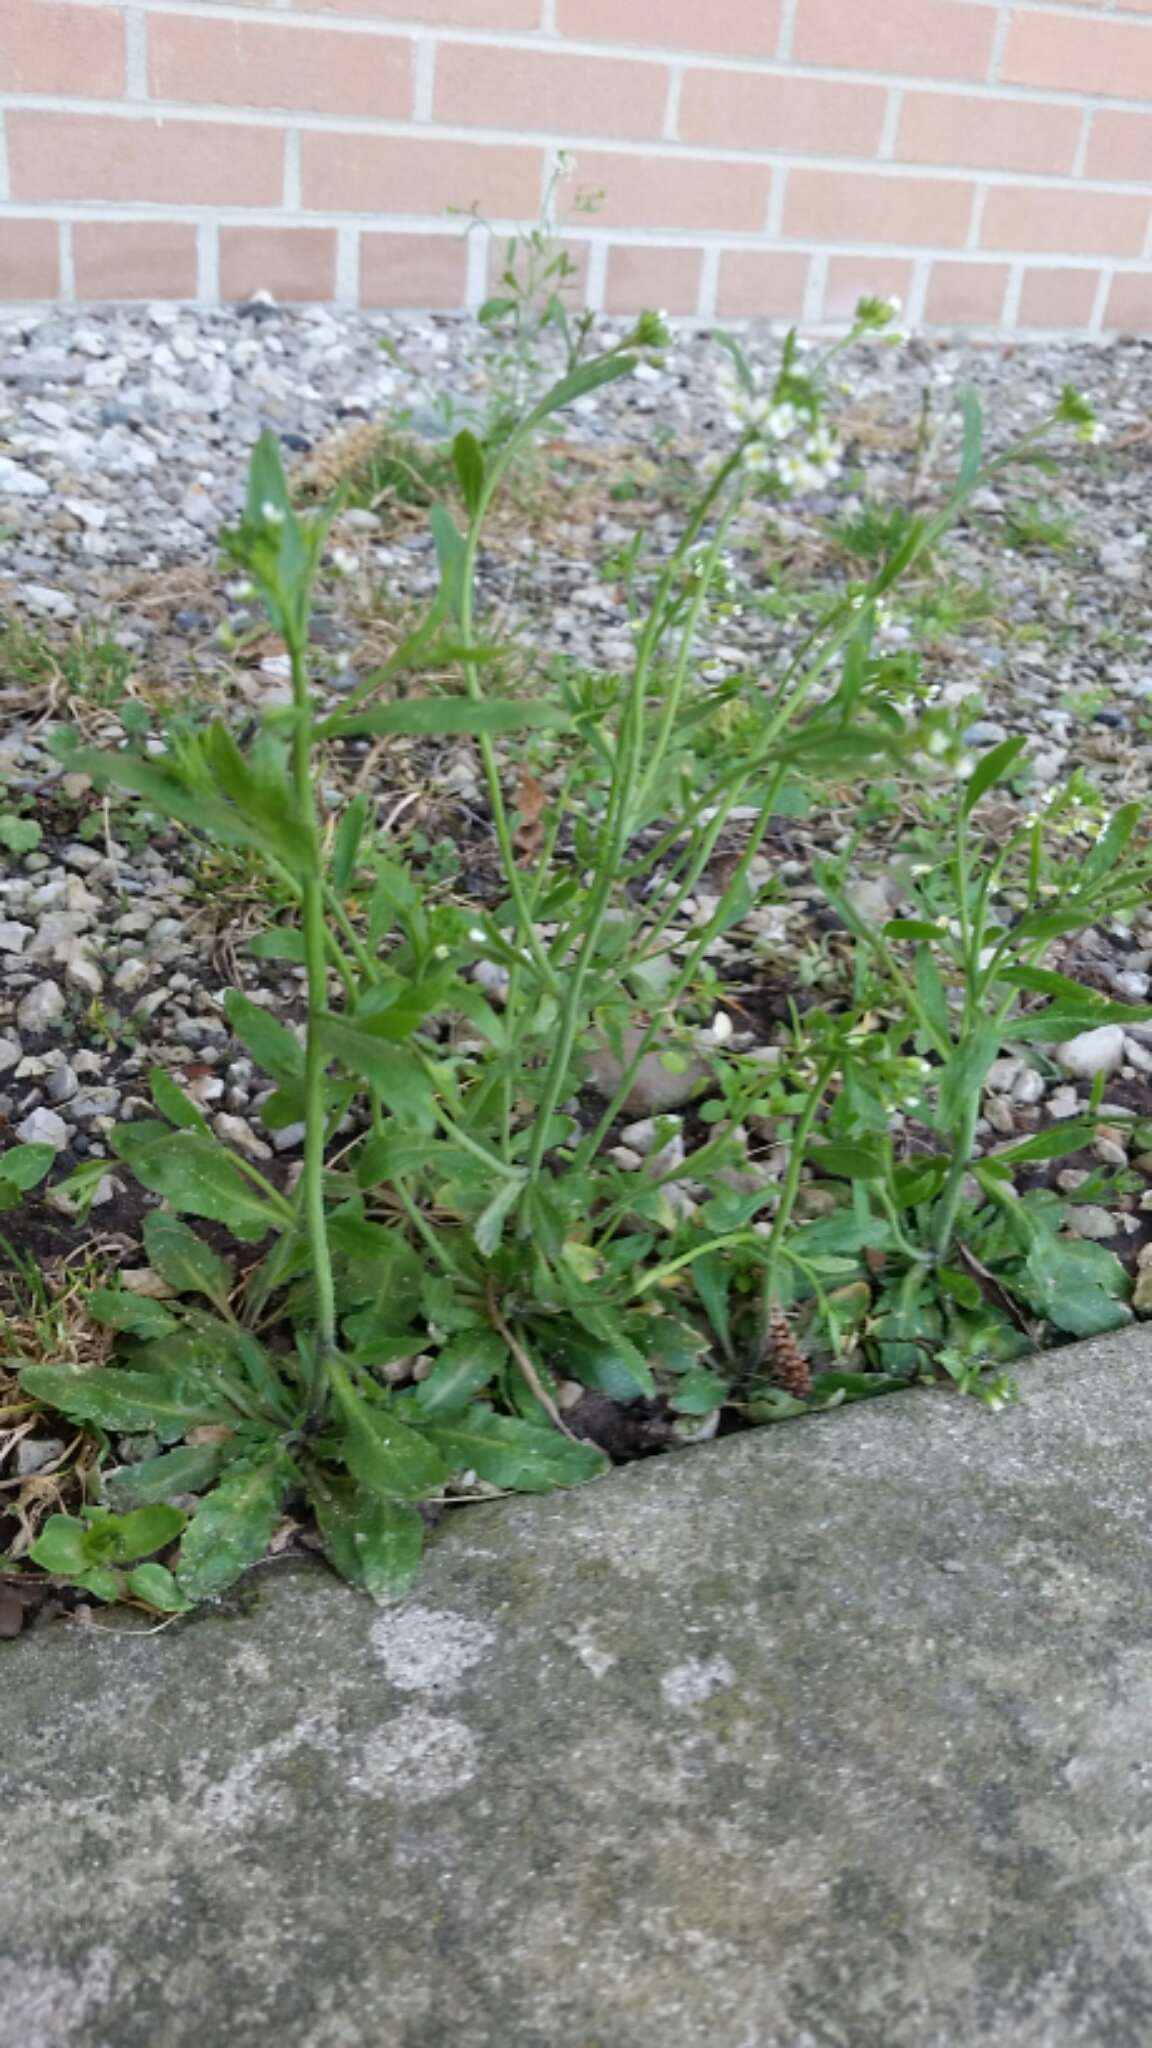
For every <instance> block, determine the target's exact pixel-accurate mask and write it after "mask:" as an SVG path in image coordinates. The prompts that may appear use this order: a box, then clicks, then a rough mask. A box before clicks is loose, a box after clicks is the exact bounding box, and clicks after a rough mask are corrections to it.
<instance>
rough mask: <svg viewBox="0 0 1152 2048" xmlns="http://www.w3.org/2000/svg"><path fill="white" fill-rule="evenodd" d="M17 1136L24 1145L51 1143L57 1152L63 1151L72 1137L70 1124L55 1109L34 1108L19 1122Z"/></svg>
mask: <svg viewBox="0 0 1152 2048" xmlns="http://www.w3.org/2000/svg"><path fill="white" fill-rule="evenodd" d="M16 1136H17V1137H18V1138H19V1140H20V1142H21V1144H22V1145H51V1147H52V1149H53V1151H55V1152H63V1151H64V1149H65V1147H66V1146H67V1145H68V1144H70V1143H71V1139H72V1133H71V1131H70V1130H69V1128H68V1125H67V1124H66V1123H65V1121H64V1119H63V1117H62V1116H57V1114H56V1111H55V1110H54V1109H34V1110H33V1111H32V1113H31V1115H30V1116H26V1117H25V1119H24V1121H23V1123H21V1124H17V1126H16Z"/></svg>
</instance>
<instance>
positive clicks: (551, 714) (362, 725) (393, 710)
mask: <svg viewBox="0 0 1152 2048" xmlns="http://www.w3.org/2000/svg"><path fill="white" fill-rule="evenodd" d="M465 653H466V650H463V649H461V650H460V654H461V658H464V655H465ZM568 723H569V715H568V713H567V711H565V710H564V708H563V706H562V705H559V704H534V703H530V702H527V701H524V702H521V701H520V700H519V699H518V698H505V697H490V698H487V699H485V700H484V701H483V702H481V701H480V700H478V699H477V700H474V699H473V698H471V697H405V698H403V699H401V700H400V701H399V702H396V703H392V704H374V705H372V706H371V707H369V708H368V709H366V710H363V711H350V712H348V714H347V716H346V717H341V716H336V717H333V718H330V719H327V720H326V721H325V726H324V731H325V736H326V737H332V738H347V737H349V736H350V735H351V734H353V733H384V734H387V733H393V734H404V733H406V734H412V735H415V736H417V737H429V738H439V737H442V736H447V735H449V734H457V733H462V734H465V735H467V734H481V733H484V734H489V735H491V734H499V733H506V732H527V731H529V730H537V731H538V730H539V729H540V728H542V727H549V728H555V727H557V726H562V725H567V724H568Z"/></svg>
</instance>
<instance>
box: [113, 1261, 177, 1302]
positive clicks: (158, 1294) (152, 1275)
mask: <svg viewBox="0 0 1152 2048" xmlns="http://www.w3.org/2000/svg"><path fill="white" fill-rule="evenodd" d="M120 1285H121V1287H123V1288H125V1289H126V1291H127V1292H128V1293H129V1294H135V1295H138V1296H139V1297H140V1299H141V1300H142V1301H174V1300H175V1298H176V1292H177V1290H176V1289H175V1287H170V1286H169V1285H168V1282H167V1280H162V1279H161V1278H160V1275H159V1273H157V1272H156V1270H155V1268H154V1267H152V1266H134V1267H130V1268H129V1270H128V1272H126V1273H121V1275H120Z"/></svg>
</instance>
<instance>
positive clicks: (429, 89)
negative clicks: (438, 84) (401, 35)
mask: <svg viewBox="0 0 1152 2048" xmlns="http://www.w3.org/2000/svg"><path fill="white" fill-rule="evenodd" d="M435 81H436V44H435V42H434V41H433V39H432V37H431V36H420V37H419V38H418V40H417V41H416V43H415V44H414V46H413V56H412V119H413V120H414V121H416V122H426V121H431V119H432V95H433V91H434V88H435Z"/></svg>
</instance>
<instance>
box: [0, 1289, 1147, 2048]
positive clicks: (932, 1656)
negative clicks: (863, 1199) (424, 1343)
mask: <svg viewBox="0 0 1152 2048" xmlns="http://www.w3.org/2000/svg"><path fill="white" fill-rule="evenodd" d="M1025 1382H1026V1396H1025V1402H1024V1405H1023V1406H1022V1407H1021V1408H1020V1409H1018V1410H1015V1411H1012V1412H1008V1413H1006V1414H1002V1415H1000V1416H996V1417H993V1416H990V1415H988V1414H987V1413H986V1412H985V1411H984V1410H982V1409H980V1408H979V1407H977V1406H976V1405H975V1404H973V1403H967V1402H964V1401H962V1400H960V1399H958V1398H953V1397H949V1396H947V1395H935V1394H928V1393H921V1394H913V1395H908V1396H900V1397H897V1398H895V1399H890V1400H884V1401H878V1402H876V1403H873V1404H871V1405H869V1406H865V1407H861V1408H857V1409H854V1410H852V1411H849V1412H847V1413H844V1414H841V1415H838V1416H831V1417H827V1418H821V1419H814V1420H812V1421H810V1422H804V1423H799V1424H792V1425H789V1426H788V1427H786V1428H780V1429H775V1430H769V1431H763V1432H761V1433H760V1434H758V1435H752V1436H747V1437H743V1438H740V1439H738V1440H734V1441H729V1442H727V1443H725V1444H721V1445H717V1446H711V1447H709V1448H707V1449H702V1450H699V1451H695V1452H690V1453H685V1454H683V1455H681V1456H678V1457H676V1458H665V1459H662V1460H659V1461H655V1462H651V1463H648V1464H644V1465H640V1466H633V1467H632V1468H630V1469H629V1470H627V1471H625V1472H622V1473H620V1474H619V1475H617V1476H616V1477H614V1478H613V1479H611V1480H609V1481H606V1482H604V1483H602V1484H601V1485H599V1486H596V1487H593V1488H589V1489H586V1490H585V1491H583V1492H581V1493H580V1494H577V1495H569V1496H565V1497H561V1498H553V1499H547V1500H538V1501H526V1502H522V1503H515V1504H512V1505H505V1504H498V1505H496V1506H493V1507H491V1508H483V1509H476V1510H461V1511H459V1512H458V1514H457V1515H456V1516H455V1518H454V1519H453V1521H452V1524H451V1526H450V1528H449V1529H448V1531H447V1532H446V1534H445V1535H444V1536H443V1537H442V1538H441V1539H440V1541H439V1542H438V1544H437V1546H436V1548H435V1550H434V1552H433V1555H432V1559H431V1562H430V1564H429V1567H428V1571H427V1574H426V1576H425V1579H424V1581H423V1584H422V1586H421V1588H420V1592H419V1596H418V1598H417V1599H416V1600H414V1601H412V1602H410V1603H409V1604H408V1605H406V1606H405V1607H403V1608H400V1609H394V1610H387V1611H380V1610H376V1609H373V1608H372V1607H371V1606H370V1605H369V1604H368V1603H367V1602H365V1601H363V1600H361V1599H359V1598H358V1597H356V1596H354V1595H353V1594H351V1593H349V1592H347V1591H345V1590H344V1589H343V1588H342V1587H341V1586H340V1585H338V1584H337V1583H335V1582H334V1581H333V1580H331V1579H330V1578H328V1577H327V1576H326V1575H325V1574H324V1573H323V1572H322V1571H320V1570H319V1569H317V1570H316V1571H310V1570H308V1569H306V1568H302V1567H299V1566H290V1567H288V1568H287V1569H285V1568H283V1567H278V1566H274V1567H270V1568H267V1569H265V1570H263V1571H260V1572H257V1573H255V1574H253V1575H252V1578H251V1579H250V1580H249V1581H248V1585H247V1588H246V1591H245V1595H244V1597H243V1598H242V1599H241V1600H240V1601H239V1602H238V1603H237V1604H236V1605H235V1606H234V1607H233V1608H232V1609H230V1610H229V1611H227V1612H224V1613H215V1614H211V1615H209V1616H207V1617H205V1618H203V1619H200V1620H196V1621H194V1622H192V1623H190V1624H187V1625H180V1626H178V1627H176V1628H173V1629H170V1630H168V1631H167V1632H165V1633H163V1634H160V1635H156V1636H151V1637H147V1638H145V1637H139V1636H137V1637H128V1638H126V1637H124V1636H122V1635H116V1634H111V1633H109V1634H103V1633H102V1634H95V1633H93V1634H91V1635H88V1634H84V1635H81V1634H80V1633H79V1632H78V1631H76V1630H65V1629H63V1628H60V1629H57V1630H55V1631H53V1632H49V1633H42V1634H40V1635H39V1636H36V1637H33V1638H32V1639H30V1640H26V1641H24V1642H20V1643H17V1644H15V1645H12V1646H7V1645H5V1646H0V1650H2V1654H3V1668H2V1678H0V1699H2V1703H3V1704H2V1713H3V1761H2V1764H0V1883H2V1895H3V1900H4V1920H5V1930H4V1937H3V1941H2V1943H0V2044H2V2048H193V2044H195V2048H272V2044H276V2048H444V2044H446V2043H450V2042H455V2041H457V2040H459V2041H467V2042H468V2043H469V2044H472V2048H705V2044H707V2048H967V2044H973V2043H987V2042H1003V2043H1010V2044H1012V2048H1071V2044H1077V2048H1079V2044H1088V2043H1092V2044H1097V2043H1099V2044H1104V2043H1107V2044H1108V2048H1138V2044H1139V2048H1147V2043H1148V2042H1149V2040H1150V2039H1152V1605H1150V1588H1152V1514H1150V1498H1149V1497H1150V1481H1152V1333H1149V1332H1148V1331H1147V1330H1135V1331H1132V1332H1129V1333H1128V1334H1126V1335H1125V1336H1123V1337H1121V1338H1107V1339H1103V1340H1101V1341H1099V1342H1097V1343H1090V1344H1084V1345H1078V1346H1076V1347H1075V1348H1073V1349H1070V1350H1067V1351H1064V1352H1062V1353H1061V1354H1059V1355H1058V1356H1057V1357H1055V1358H1054V1359H1052V1360H1050V1361H1047V1362H1042V1363H1039V1364H1036V1365H1034V1366H1031V1367H1028V1368H1025Z"/></svg>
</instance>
